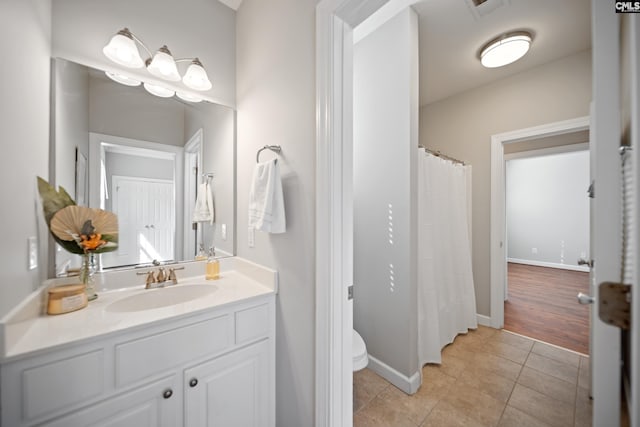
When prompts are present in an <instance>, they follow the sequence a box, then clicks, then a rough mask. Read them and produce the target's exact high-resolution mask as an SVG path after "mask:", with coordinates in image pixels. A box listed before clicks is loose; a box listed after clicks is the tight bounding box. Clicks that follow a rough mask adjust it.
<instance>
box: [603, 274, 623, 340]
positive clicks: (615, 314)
mask: <svg viewBox="0 0 640 427" xmlns="http://www.w3.org/2000/svg"><path fill="white" fill-rule="evenodd" d="M598 316H599V317H600V320H602V321H603V322H604V323H606V324H608V325H612V326H616V327H618V328H620V329H622V330H625V331H628V330H629V325H630V324H631V286H630V285H625V284H623V283H616V282H602V283H600V286H598Z"/></svg>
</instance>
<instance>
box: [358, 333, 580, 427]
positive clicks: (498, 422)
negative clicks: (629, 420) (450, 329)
mask: <svg viewBox="0 0 640 427" xmlns="http://www.w3.org/2000/svg"><path fill="white" fill-rule="evenodd" d="M422 375H423V382H422V386H421V387H420V389H419V390H418V392H417V393H416V394H414V395H412V396H408V395H406V394H405V393H403V392H402V391H400V390H399V389H397V388H396V387H394V386H393V385H391V384H390V383H388V382H387V381H386V380H384V379H383V378H382V377H380V376H378V375H377V374H375V373H374V372H373V371H371V370H369V369H364V370H362V371H359V372H356V373H354V408H353V410H354V426H355V427H370V426H384V427H404V426H407V427H417V426H437V427H446V426H464V427H474V426H501V427H506V426H514V427H515V426H517V427H530V426H531V427H538V426H557V427H564V426H571V427H578V426H579V427H582V426H590V425H591V401H590V399H589V396H588V383H589V359H588V358H587V357H584V356H581V355H579V354H577V353H573V352H570V351H567V350H563V349H560V348H557V347H553V346H550V345H547V344H544V343H540V342H536V341H534V340H531V339H528V338H525V337H521V336H519V335H515V334H512V333H509V332H506V331H499V330H496V329H492V328H487V327H483V326H480V327H479V328H478V329H477V330H475V331H470V332H469V333H468V334H466V335H460V336H458V337H457V338H456V339H455V341H454V342H453V344H451V345H448V346H447V347H445V348H444V349H443V351H442V364H441V365H426V366H425V367H424V368H423V369H422Z"/></svg>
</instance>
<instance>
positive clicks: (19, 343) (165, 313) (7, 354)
mask: <svg viewBox="0 0 640 427" xmlns="http://www.w3.org/2000/svg"><path fill="white" fill-rule="evenodd" d="M234 264H235V265H232V267H233V266H235V267H237V268H236V269H234V270H226V271H221V273H220V276H221V277H220V279H218V280H205V278H204V276H195V277H189V278H184V279H181V280H180V279H179V283H178V284H177V285H173V284H167V285H166V288H179V287H181V286H189V287H194V286H207V287H215V291H213V292H211V293H208V294H206V295H203V296H200V297H198V298H195V299H192V300H190V301H186V302H181V303H178V304H172V305H169V306H165V307H159V308H151V309H145V310H141V311H128V312H118V311H113V310H112V308H113V306H111V308H110V305H111V304H113V303H115V302H117V301H120V300H122V299H125V298H129V297H132V296H135V295H139V294H142V295H145V294H150V293H153V292H163V291H165V290H166V288H158V289H144V286H143V285H142V286H141V285H136V286H135V287H130V288H122V289H114V290H107V291H103V292H98V299H96V300H94V301H90V302H89V305H88V306H87V307H86V308H84V309H81V310H78V311H74V312H71V313H66V314H60V315H55V316H50V315H46V314H40V315H37V316H31V317H28V318H26V319H23V320H19V321H15V320H11V321H7V320H6V319H5V321H4V324H3V326H4V328H3V332H4V337H2V338H3V342H4V351H3V352H2V354H0V361H8V360H9V359H13V358H16V357H20V356H24V355H27V354H30V353H33V352H37V351H41V350H44V349H48V348H53V347H58V346H60V345H63V344H70V343H75V342H79V341H83V340H87V339H92V338H96V337H99V336H103V335H106V334H110V333H113V332H117V331H123V330H125V329H129V328H133V327H136V326H142V325H151V324H153V323H155V322H160V321H164V320H167V319H174V318H179V317H185V316H189V315H193V314H196V313H199V312H203V311H205V310H210V309H213V308H217V307H222V306H225V305H229V304H233V303H238V302H241V301H245V300H249V299H251V298H255V297H259V296H264V295H268V294H275V293H276V292H277V273H276V272H273V271H270V270H268V269H264V271H261V272H259V273H258V274H257V275H256V274H255V272H256V270H263V269H262V268H260V267H259V266H256V265H255V264H251V263H249V262H247V261H244V260H239V259H236V260H235V263H234ZM247 266H249V269H247ZM265 273H266V274H265ZM271 275H273V279H274V280H273V281H272V282H271V281H270V280H268V279H269V277H270V276H271ZM265 277H266V278H267V280H260V279H263V278H265ZM270 282H271V283H270Z"/></svg>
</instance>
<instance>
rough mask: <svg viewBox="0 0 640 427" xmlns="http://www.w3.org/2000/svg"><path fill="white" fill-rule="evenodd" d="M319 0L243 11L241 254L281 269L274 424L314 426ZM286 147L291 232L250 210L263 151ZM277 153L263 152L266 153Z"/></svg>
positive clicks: (255, 5)
mask: <svg viewBox="0 0 640 427" xmlns="http://www.w3.org/2000/svg"><path fill="white" fill-rule="evenodd" d="M315 5H316V2H315V0H271V1H268V2H267V1H264V0H244V1H243V2H242V6H240V9H239V10H238V12H237V22H236V28H237V33H236V34H237V53H236V55H237V64H236V68H237V92H236V95H237V101H238V111H237V117H238V125H237V127H238V145H237V153H238V164H237V168H238V222H237V224H238V254H239V255H240V256H242V257H245V258H248V259H250V260H252V261H255V262H257V263H260V264H263V265H266V266H268V267H271V268H274V269H277V270H278V272H279V278H280V282H279V283H280V293H279V295H278V298H277V306H276V323H277V324H276V327H277V331H278V332H277V334H276V337H277V338H276V373H277V378H276V406H277V407H276V425H278V426H282V427H300V426H311V425H313V420H314V384H315V380H314V375H315V349H314V347H315V346H314V343H315V267H314V265H315V215H314V212H315V186H314V177H315ZM265 144H279V145H281V146H282V153H281V155H280V157H279V164H280V167H281V172H282V177H283V190H284V204H285V209H286V215H287V232H286V233H284V234H274V235H270V234H264V233H260V232H256V236H255V247H254V248H249V247H248V245H247V227H248V226H247V224H248V222H247V209H248V195H249V188H250V180H251V176H252V172H253V168H254V166H255V162H256V151H257V150H258V149H259V148H260V147H262V146H263V145H265ZM273 155H274V154H273V153H267V152H264V153H262V159H263V160H266V159H267V158H271V157H270V156H273Z"/></svg>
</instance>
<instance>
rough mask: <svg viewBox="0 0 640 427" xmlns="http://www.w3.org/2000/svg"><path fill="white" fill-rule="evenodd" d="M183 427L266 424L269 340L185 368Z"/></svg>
mask: <svg viewBox="0 0 640 427" xmlns="http://www.w3.org/2000/svg"><path fill="white" fill-rule="evenodd" d="M184 381H185V427H204V426H207V427H213V426H225V427H263V426H264V427H267V426H269V423H270V421H269V418H270V417H269V415H270V413H269V402H270V397H269V395H270V386H269V381H270V371H269V341H268V340H264V341H261V342H259V343H257V344H253V345H251V346H249V347H246V348H243V349H241V350H238V351H234V352H233V353H230V354H227V355H225V356H222V357H219V358H216V359H213V360H211V361H209V362H205V363H202V364H200V365H198V366H195V367H193V368H191V369H188V370H186V371H185V377H184Z"/></svg>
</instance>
